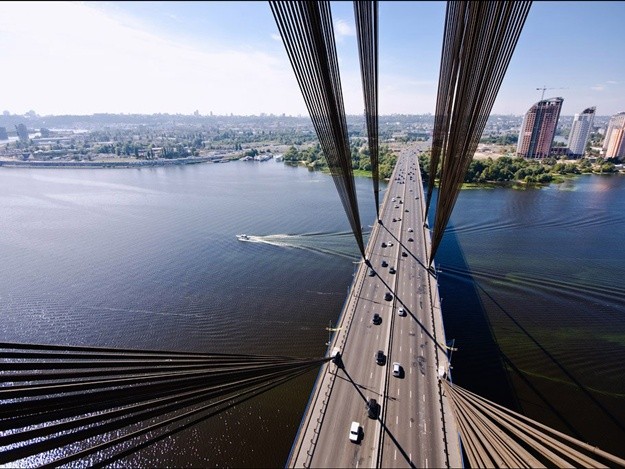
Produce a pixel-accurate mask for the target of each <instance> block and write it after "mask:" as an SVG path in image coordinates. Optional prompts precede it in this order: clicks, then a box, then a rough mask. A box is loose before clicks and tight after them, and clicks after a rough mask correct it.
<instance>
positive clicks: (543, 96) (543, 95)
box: [536, 86, 566, 101]
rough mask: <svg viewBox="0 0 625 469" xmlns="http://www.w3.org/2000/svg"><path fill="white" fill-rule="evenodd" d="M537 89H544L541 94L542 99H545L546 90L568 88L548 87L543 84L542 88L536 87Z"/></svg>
mask: <svg viewBox="0 0 625 469" xmlns="http://www.w3.org/2000/svg"><path fill="white" fill-rule="evenodd" d="M536 90H543V94H542V95H541V96H540V100H541V101H542V100H543V99H545V91H546V90H566V88H547V87H545V86H543V87H542V88H536Z"/></svg>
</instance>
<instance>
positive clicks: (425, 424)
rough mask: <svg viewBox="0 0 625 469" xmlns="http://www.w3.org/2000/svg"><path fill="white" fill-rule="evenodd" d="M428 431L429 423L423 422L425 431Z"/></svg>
mask: <svg viewBox="0 0 625 469" xmlns="http://www.w3.org/2000/svg"><path fill="white" fill-rule="evenodd" d="M427 432H428V424H427V422H423V433H427Z"/></svg>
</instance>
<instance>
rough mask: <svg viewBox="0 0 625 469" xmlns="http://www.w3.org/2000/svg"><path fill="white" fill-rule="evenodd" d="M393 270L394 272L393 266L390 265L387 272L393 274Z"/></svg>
mask: <svg viewBox="0 0 625 469" xmlns="http://www.w3.org/2000/svg"><path fill="white" fill-rule="evenodd" d="M395 272H396V270H395V267H390V268H389V269H388V273H389V274H394V273H395Z"/></svg>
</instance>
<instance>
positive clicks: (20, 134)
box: [15, 124, 28, 142]
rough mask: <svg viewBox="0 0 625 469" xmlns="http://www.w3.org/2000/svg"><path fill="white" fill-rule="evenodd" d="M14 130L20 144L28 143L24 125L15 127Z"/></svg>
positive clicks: (26, 130)
mask: <svg viewBox="0 0 625 469" xmlns="http://www.w3.org/2000/svg"><path fill="white" fill-rule="evenodd" d="M15 130H16V131H17V136H18V137H19V139H20V142H28V129H27V128H26V126H25V125H24V124H18V125H16V126H15Z"/></svg>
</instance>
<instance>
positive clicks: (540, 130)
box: [516, 98, 564, 158]
mask: <svg viewBox="0 0 625 469" xmlns="http://www.w3.org/2000/svg"><path fill="white" fill-rule="evenodd" d="M563 101H564V99H562V98H550V99H543V100H542V101H538V102H537V103H536V104H534V105H533V106H532V107H531V108H530V109H529V111H527V112H526V113H525V117H524V118H523V125H522V126H521V132H520V133H519V143H518V145H517V150H516V151H517V154H518V155H519V156H523V157H525V158H545V157H548V156H549V155H550V153H551V145H552V144H553V137H554V136H555V133H556V127H557V125H558V119H559V118H560V110H561V109H562V102H563Z"/></svg>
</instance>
